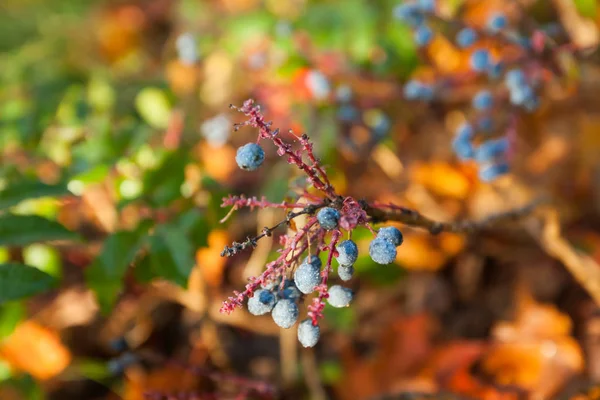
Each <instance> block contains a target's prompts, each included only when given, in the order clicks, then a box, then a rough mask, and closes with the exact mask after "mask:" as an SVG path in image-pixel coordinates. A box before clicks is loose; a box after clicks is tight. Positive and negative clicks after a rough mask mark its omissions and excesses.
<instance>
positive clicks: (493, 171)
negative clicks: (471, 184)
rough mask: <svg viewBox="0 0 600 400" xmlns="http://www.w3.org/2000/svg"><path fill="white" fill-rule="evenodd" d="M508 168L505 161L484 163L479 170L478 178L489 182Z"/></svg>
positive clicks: (504, 172)
mask: <svg viewBox="0 0 600 400" xmlns="http://www.w3.org/2000/svg"><path fill="white" fill-rule="evenodd" d="M509 170H510V167H509V166H508V164H507V163H505V162H501V163H497V164H490V165H486V166H485V167H483V168H481V169H480V170H479V179H481V180H482V181H483V182H491V181H493V180H495V179H496V178H498V177H499V176H501V175H504V174H506V173H508V171H509Z"/></svg>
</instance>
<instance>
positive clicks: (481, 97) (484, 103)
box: [473, 90, 494, 111]
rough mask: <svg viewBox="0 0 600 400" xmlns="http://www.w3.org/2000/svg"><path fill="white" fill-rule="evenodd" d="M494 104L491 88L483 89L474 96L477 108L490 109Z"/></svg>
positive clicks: (481, 109) (474, 103) (474, 104)
mask: <svg viewBox="0 0 600 400" xmlns="http://www.w3.org/2000/svg"><path fill="white" fill-rule="evenodd" d="M493 105H494V96H493V95H492V92H490V91H489V90H481V91H479V92H478V93H477V94H476V95H475V97H474V98H473V108H475V109H476V110H480V111H483V110H489V109H490V108H492V106H493Z"/></svg>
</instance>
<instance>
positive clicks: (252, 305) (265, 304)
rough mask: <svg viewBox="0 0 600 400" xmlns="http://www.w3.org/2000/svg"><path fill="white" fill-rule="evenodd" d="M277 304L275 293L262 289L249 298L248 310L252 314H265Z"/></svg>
mask: <svg viewBox="0 0 600 400" xmlns="http://www.w3.org/2000/svg"><path fill="white" fill-rule="evenodd" d="M274 306H275V295H274V294H273V293H271V292H270V291H268V290H265V289H260V290H257V291H256V292H255V293H254V296H252V297H250V298H249V299H248V311H249V312H250V314H252V315H264V314H267V313H268V312H270V311H271V310H272V309H273V307H274Z"/></svg>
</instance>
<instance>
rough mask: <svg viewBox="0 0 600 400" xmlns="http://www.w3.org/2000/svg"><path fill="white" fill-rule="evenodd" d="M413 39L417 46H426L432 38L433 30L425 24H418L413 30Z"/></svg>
mask: <svg viewBox="0 0 600 400" xmlns="http://www.w3.org/2000/svg"><path fill="white" fill-rule="evenodd" d="M414 39H415V43H416V44H417V46H419V47H423V46H427V45H428V44H429V42H431V40H432V39H433V31H432V30H431V28H430V27H428V26H427V25H424V24H423V25H419V26H418V27H417V29H416V30H415V33H414Z"/></svg>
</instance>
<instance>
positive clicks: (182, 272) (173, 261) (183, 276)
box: [149, 225, 194, 287]
mask: <svg viewBox="0 0 600 400" xmlns="http://www.w3.org/2000/svg"><path fill="white" fill-rule="evenodd" d="M149 239H150V268H151V269H152V271H153V272H154V274H155V275H156V276H160V277H163V278H165V279H168V280H170V281H171V282H174V283H176V284H178V285H180V286H183V287H185V286H186V285H187V280H188V277H189V276H190V272H191V271H192V268H193V266H194V259H193V253H194V249H193V248H192V246H191V244H190V241H189V239H188V238H187V236H186V235H185V233H184V232H183V230H181V229H180V228H178V227H175V226H168V225H163V226H161V227H159V228H158V229H157V232H156V234H155V235H154V236H151V237H150V238H149Z"/></svg>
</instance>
